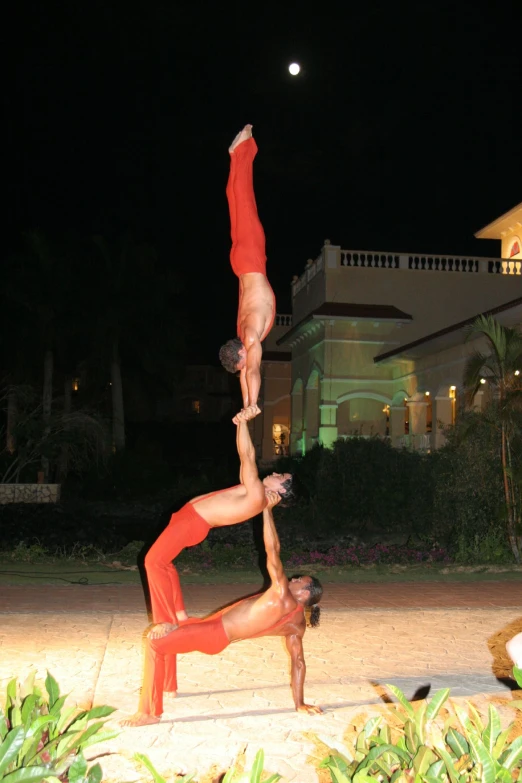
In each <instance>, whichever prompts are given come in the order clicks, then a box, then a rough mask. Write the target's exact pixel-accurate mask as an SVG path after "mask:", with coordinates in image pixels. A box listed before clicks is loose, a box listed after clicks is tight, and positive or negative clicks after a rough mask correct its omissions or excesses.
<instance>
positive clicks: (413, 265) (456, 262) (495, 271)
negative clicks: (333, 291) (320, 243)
mask: <svg viewBox="0 0 522 783" xmlns="http://www.w3.org/2000/svg"><path fill="white" fill-rule="evenodd" d="M325 252H328V256H329V257H328V267H330V266H331V263H332V255H333V253H338V259H339V261H338V263H339V265H340V266H346V267H351V268H363V267H364V268H371V269H401V270H407V271H410V272H439V273H443V272H451V273H452V274H455V273H457V274H485V275H518V276H522V261H520V260H518V259H507V258H480V257H470V256H441V255H426V254H424V255H422V254H421V253H389V252H386V251H384V252H382V251H380V252H378V251H373V250H339V249H337V248H335V247H333V246H332V245H329V244H325V246H324V248H323V251H322V252H321V254H320V255H319V256H318V257H317V258H316V259H315V260H312V259H309V260H308V261H307V264H306V269H305V271H304V272H303V274H302V275H301V276H300V277H298V278H297V279H295V278H294V282H293V285H292V292H293V295H294V296H295V295H296V294H297V293H298V292H299V291H300V290H301V289H302V288H303V287H304V286H305V285H306V284H307V283H309V282H310V280H312V279H313V278H314V277H315V276H316V274H318V272H320V271H321V270H323V269H324V268H325V263H324V258H323V256H324V253H325Z"/></svg>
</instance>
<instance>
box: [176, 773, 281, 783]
mask: <svg viewBox="0 0 522 783" xmlns="http://www.w3.org/2000/svg"><path fill="white" fill-rule="evenodd" d="M193 779H194V775H191V776H190V780H193ZM278 780H281V775H280V774H279V773H278V772H274V774H273V775H270V777H269V778H267V779H266V780H265V781H263V783H277V781H278ZM181 783H183V781H181ZM187 783H188V779H187Z"/></svg>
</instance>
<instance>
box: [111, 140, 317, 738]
mask: <svg viewBox="0 0 522 783" xmlns="http://www.w3.org/2000/svg"><path fill="white" fill-rule="evenodd" d="M229 153H230V176H229V179H228V185H227V191H226V192H227V199H228V205H229V210H230V225H231V234H232V250H231V253H230V261H231V264H232V269H233V271H234V273H235V274H236V275H237V277H238V279H239V307H238V319H237V333H238V337H237V338H234V339H233V340H229V341H228V343H226V345H224V346H223V347H222V348H221V351H220V359H221V362H222V364H223V366H224V367H225V369H227V370H228V371H229V372H234V373H237V372H239V377H240V384H241V393H242V397H243V408H242V409H241V410H240V411H239V413H237V414H236V415H235V416H234V418H233V422H234V424H235V425H236V443H237V450H238V455H239V461H240V471H239V481H240V483H239V484H238V485H237V486H235V487H228V488H226V489H222V490H218V491H217V492H210V493H208V494H206V495H200V496H198V497H196V498H193V500H191V501H189V502H188V503H186V504H185V505H184V506H183V508H181V509H180V510H179V511H178V512H176V513H175V514H173V515H172V517H171V519H170V522H169V524H168V526H167V528H166V529H165V530H164V532H163V533H162V534H161V535H160V536H159V538H158V539H157V541H156V542H155V543H154V544H153V546H152V547H151V549H150V550H149V552H148V553H147V555H146V557H145V568H146V571H147V579H148V583H149V590H150V598H151V604H152V617H153V622H154V626H153V627H152V629H151V630H150V631H149V632H148V634H147V638H146V640H145V667H144V675H143V684H142V688H141V695H140V700H139V706H138V711H137V712H136V713H135V714H134V715H133V716H132V717H130V718H128V719H126V720H124V721H122V724H123V725H125V726H144V725H147V724H150V723H158V722H159V721H160V718H161V715H162V713H163V694H164V693H170V694H175V693H176V692H177V689H178V684H177V671H176V656H177V655H178V654H179V653H189V652H194V651H198V652H203V653H207V655H216V654H217V653H220V652H222V650H224V649H225V648H226V647H228V645H229V644H232V642H237V641H239V640H241V639H252V638H254V637H258V636H283V637H284V638H285V641H286V647H287V650H288V652H289V654H290V659H291V675H290V677H291V688H292V695H293V698H294V703H295V708H296V710H297V711H298V712H306V713H309V714H316V713H320V712H321V709H320V708H319V707H316V706H313V705H310V704H305V702H304V680H305V674H306V665H305V660H304V654H303V636H304V633H305V630H306V619H305V613H304V609H305V607H307V606H309V607H311V608H312V610H311V616H310V625H311V626H316V625H318V624H319V613H320V609H319V606H318V603H319V601H320V599H321V596H322V592H323V589H322V586H321V584H320V582H319V580H317V579H316V578H315V577H313V576H303V575H296V576H293V577H291V578H290V579H288V578H287V577H286V576H285V574H284V571H283V566H282V563H281V559H280V545H279V538H278V535H277V531H276V528H275V523H274V517H273V513H272V509H273V507H274V506H276V505H277V504H278V503H280V502H281V501H283V503H286V504H287V503H288V502H290V501H291V499H292V497H293V493H292V476H291V475H290V474H289V473H272V474H271V475H270V476H267V477H266V478H265V479H263V481H261V479H260V478H259V474H258V470H257V465H256V460H255V450H254V446H253V444H252V440H251V438H250V433H249V430H248V421H249V420H250V419H252V418H254V417H255V416H257V415H258V414H259V413H260V409H259V407H258V404H257V401H258V396H259V389H260V386H261V373H260V367H261V356H262V347H261V343H262V341H263V340H264V339H265V337H266V336H267V334H268V333H269V331H270V329H271V328H272V325H273V323H274V318H275V296H274V292H273V291H272V288H271V286H270V283H269V282H268V278H267V276H266V255H265V234H264V231H263V226H262V225H261V222H260V220H259V217H258V214H257V206H256V200H255V195H254V186H253V163H254V158H255V156H256V153H257V144H256V142H255V141H254V138H253V137H252V126H251V125H246V126H245V127H244V128H243V130H242V131H240V133H238V135H237V136H236V138H235V139H234V141H233V142H232V144H231V146H230V147H229ZM261 512H262V513H263V539H264V544H265V550H266V560H267V562H266V564H267V570H268V574H269V577H270V580H271V581H270V586H269V588H268V589H267V590H266V591H265V592H263V593H260V594H258V595H254V596H251V597H249V598H244V599H242V600H240V601H238V602H237V603H234V604H232V605H231V606H227V607H226V608H225V609H221V610H220V611H218V612H216V613H215V614H213V615H211V616H210V617H208V618H206V619H204V620H201V619H196V618H189V617H188V616H187V613H186V611H185V604H184V601H183V594H182V592H181V587H180V581H179V576H178V572H177V570H176V568H175V566H174V565H173V564H172V561H173V560H174V558H175V557H177V555H178V554H179V553H180V552H181V550H182V549H183V548H184V547H186V546H194V545H195V544H199V543H200V542H201V541H203V540H204V539H205V538H206V537H207V535H208V533H209V531H210V529H211V528H213V527H223V526H225V525H237V524H239V523H240V522H245V521H246V520H248V519H251V518H252V517H254V516H256V515H257V514H260V513H261Z"/></svg>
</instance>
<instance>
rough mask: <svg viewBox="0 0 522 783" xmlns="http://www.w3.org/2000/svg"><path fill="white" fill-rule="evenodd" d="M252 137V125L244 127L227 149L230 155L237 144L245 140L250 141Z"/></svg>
mask: <svg viewBox="0 0 522 783" xmlns="http://www.w3.org/2000/svg"><path fill="white" fill-rule="evenodd" d="M251 136H252V125H245V127H244V128H243V130H241V131H239V133H238V134H237V136H236V138H235V139H234V141H233V142H232V144H231V145H230V147H229V148H228V151H229V152H230V153H232V152H234V150H235V149H236V147H237V146H238V144H241V142H242V141H246V140H247V139H250V138H251Z"/></svg>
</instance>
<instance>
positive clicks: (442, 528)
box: [433, 413, 503, 563]
mask: <svg viewBox="0 0 522 783" xmlns="http://www.w3.org/2000/svg"><path fill="white" fill-rule="evenodd" d="M445 435H446V438H447V444H446V445H445V446H444V447H443V448H442V449H440V450H439V451H438V452H437V453H436V454H434V455H433V456H434V460H433V474H434V487H435V491H434V534H435V535H436V536H439V537H444V538H447V539H449V540H450V541H451V542H452V544H453V545H454V547H455V549H456V551H457V553H458V556H459V559H460V560H461V561H464V562H468V561H471V562H475V563H476V562H485V560H482V557H486V556H487V555H491V554H493V555H494V558H493V559H494V560H497V561H498V560H499V559H501V558H499V557H498V553H497V546H498V545H499V543H500V539H501V538H502V523H501V508H502V471H501V466H500V463H499V460H498V443H497V440H496V438H495V435H494V434H493V433H492V432H491V430H490V428H489V427H488V425H487V423H486V422H485V421H484V419H483V418H482V417H481V416H480V414H477V413H469V414H465V415H462V416H461V417H460V418H459V421H458V423H457V425H456V426H455V427H452V428H449V429H447V430H446V432H445ZM481 548H482V551H481ZM488 549H489V551H488ZM500 549H503V546H500ZM484 550H485V551H484Z"/></svg>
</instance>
